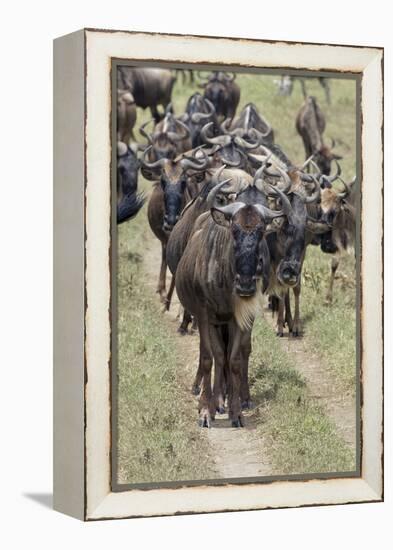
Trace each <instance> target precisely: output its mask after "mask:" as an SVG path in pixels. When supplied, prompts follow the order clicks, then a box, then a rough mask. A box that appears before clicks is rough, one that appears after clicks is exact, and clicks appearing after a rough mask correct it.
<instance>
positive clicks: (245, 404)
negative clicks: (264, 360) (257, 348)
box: [240, 331, 253, 410]
mask: <svg viewBox="0 0 393 550" xmlns="http://www.w3.org/2000/svg"><path fill="white" fill-rule="evenodd" d="M241 349H242V359H243V367H242V383H241V388H240V402H241V407H242V410H244V409H251V408H252V407H253V404H252V402H251V399H250V387H249V383H248V362H249V358H250V354H251V331H247V332H244V333H243V338H242V346H241Z"/></svg>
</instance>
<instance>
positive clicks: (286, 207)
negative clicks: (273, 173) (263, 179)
mask: <svg viewBox="0 0 393 550" xmlns="http://www.w3.org/2000/svg"><path fill="white" fill-rule="evenodd" d="M264 187H265V193H266V194H269V192H270V194H272V193H273V194H274V195H278V197H279V198H280V199H281V205H282V210H283V211H282V212H281V216H282V215H283V213H284V214H285V215H286V216H290V215H291V214H292V205H291V202H290V200H289V199H288V197H287V196H286V194H285V193H284V192H283V191H281V189H279V188H278V187H277V186H276V187H274V186H273V185H269V184H268V183H265V184H264ZM273 212H274V210H273Z"/></svg>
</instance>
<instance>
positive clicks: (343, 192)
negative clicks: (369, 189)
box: [337, 177, 351, 199]
mask: <svg viewBox="0 0 393 550" xmlns="http://www.w3.org/2000/svg"><path fill="white" fill-rule="evenodd" d="M338 179H339V180H340V181H341V183H342V184H343V185H344V189H345V191H342V192H341V193H337V196H338V197H339V198H340V199H345V198H347V197H348V195H349V194H350V193H351V188H350V186H349V185H348V183H346V182H345V181H344V180H343V179H341V178H340V177H339V178H338Z"/></svg>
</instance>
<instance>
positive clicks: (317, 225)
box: [306, 218, 332, 235]
mask: <svg viewBox="0 0 393 550" xmlns="http://www.w3.org/2000/svg"><path fill="white" fill-rule="evenodd" d="M306 227H307V230H308V231H310V233H314V234H315V235H320V234H322V233H327V232H328V231H331V229H332V228H331V226H330V225H328V224H327V223H325V222H322V221H318V220H312V219H310V218H307V224H306Z"/></svg>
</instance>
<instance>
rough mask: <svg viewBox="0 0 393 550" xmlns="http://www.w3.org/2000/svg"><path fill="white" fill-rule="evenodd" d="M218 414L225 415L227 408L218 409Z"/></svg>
mask: <svg viewBox="0 0 393 550" xmlns="http://www.w3.org/2000/svg"><path fill="white" fill-rule="evenodd" d="M216 412H217V413H218V414H225V407H216Z"/></svg>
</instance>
